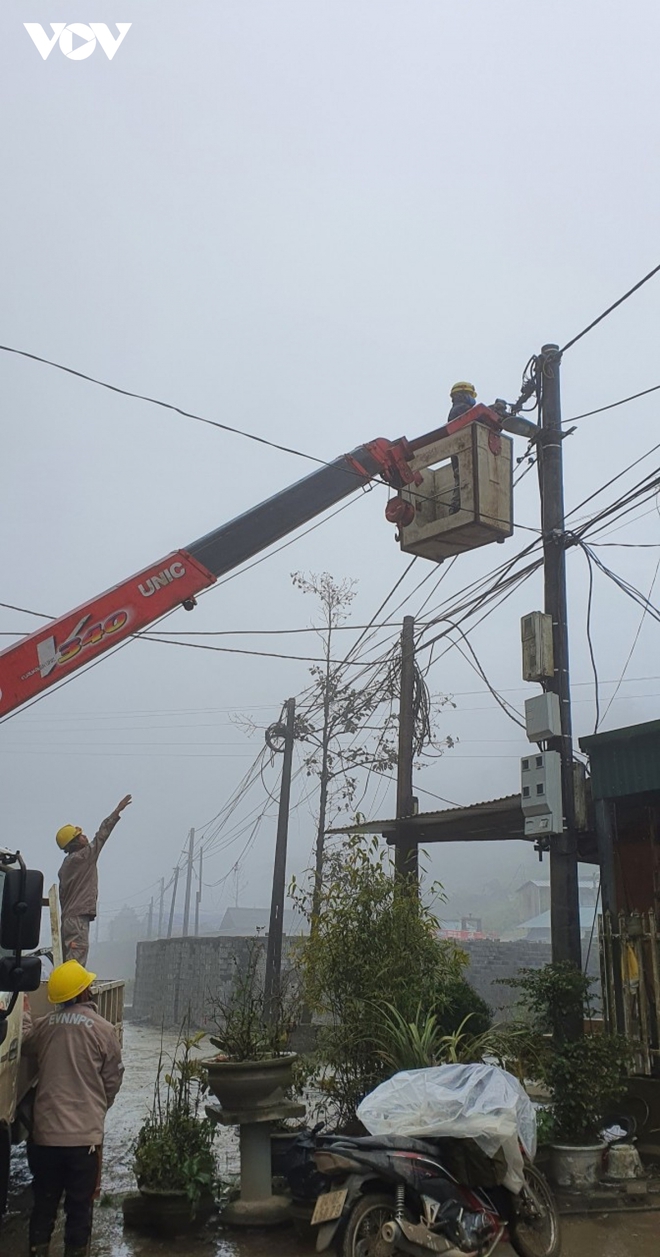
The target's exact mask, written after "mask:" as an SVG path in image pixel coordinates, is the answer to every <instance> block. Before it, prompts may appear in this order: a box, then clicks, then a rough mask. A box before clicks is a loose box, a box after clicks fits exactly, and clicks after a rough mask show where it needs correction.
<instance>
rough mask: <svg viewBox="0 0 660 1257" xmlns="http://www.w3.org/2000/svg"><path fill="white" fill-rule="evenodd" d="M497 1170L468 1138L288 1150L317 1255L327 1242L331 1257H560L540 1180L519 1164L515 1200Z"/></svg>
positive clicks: (314, 1138)
mask: <svg viewBox="0 0 660 1257" xmlns="http://www.w3.org/2000/svg"><path fill="white" fill-rule="evenodd" d="M502 1169H503V1167H502V1166H501V1165H500V1166H498V1165H497V1164H496V1163H495V1162H493V1161H489V1159H488V1158H486V1157H485V1156H484V1154H483V1153H480V1151H479V1149H477V1148H476V1145H474V1144H473V1143H472V1141H471V1140H458V1139H412V1138H408V1137H399V1136H395V1135H385V1136H366V1137H359V1138H348V1137H345V1136H340V1135H334V1136H328V1135H321V1134H319V1133H318V1131H315V1132H310V1133H308V1134H307V1135H306V1136H304V1137H302V1138H301V1140H300V1141H298V1143H297V1147H295V1148H294V1149H292V1150H291V1153H290V1156H289V1164H288V1168H287V1171H286V1173H287V1178H288V1179H289V1185H290V1188H291V1190H292V1193H293V1196H294V1200H296V1201H297V1203H298V1205H299V1206H300V1205H301V1204H302V1203H303V1202H304V1201H307V1202H308V1203H309V1204H310V1207H311V1204H312V1202H313V1212H312V1216H311V1222H312V1226H313V1227H314V1228H315V1229H316V1232H317V1241H316V1249H317V1252H323V1251H325V1250H327V1249H329V1248H330V1247H331V1246H332V1245H333V1244H334V1245H335V1246H336V1249H337V1252H338V1254H339V1257H396V1255H397V1254H403V1253H410V1254H413V1257H429V1254H436V1255H437V1257H490V1254H491V1253H494V1251H495V1249H496V1248H497V1247H498V1245H499V1244H500V1243H507V1242H508V1243H509V1244H510V1245H511V1247H512V1248H513V1249H514V1251H515V1252H516V1253H518V1254H519V1257H559V1253H560V1247H561V1241H560V1234H559V1218H558V1214H557V1209H556V1205H555V1202H554V1199H553V1196H552V1192H551V1190H550V1188H549V1186H548V1184H547V1182H546V1180H545V1178H544V1177H543V1175H542V1173H541V1172H540V1171H539V1170H538V1169H536V1167H535V1166H534V1165H532V1164H531V1162H529V1161H527V1160H526V1161H525V1164H524V1185H523V1188H522V1190H521V1192H520V1193H519V1194H518V1195H516V1194H514V1193H513V1192H511V1191H509V1190H508V1188H506V1187H504V1186H502V1178H503V1177H504V1174H503V1172H502ZM477 1180H481V1181H480V1182H478V1181H477Z"/></svg>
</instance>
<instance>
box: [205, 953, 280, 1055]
mask: <svg viewBox="0 0 660 1257" xmlns="http://www.w3.org/2000/svg"><path fill="white" fill-rule="evenodd" d="M263 953H264V944H263V942H260V941H258V940H251V943H250V946H249V948H248V953H247V963H246V964H245V965H242V964H241V963H240V961H239V958H238V957H236V956H235V957H234V977H233V980H232V983H231V987H230V990H229V995H228V997H227V998H226V999H222V998H220V997H219V996H212V997H211V998H210V1000H209V1007H210V1020H211V1024H212V1026H213V1029H214V1033H213V1034H212V1035H210V1036H209V1038H210V1040H211V1043H212V1044H213V1046H214V1047H216V1048H217V1049H218V1052H219V1054H220V1056H221V1057H223V1058H224V1059H226V1060H231V1061H262V1060H267V1059H271V1058H272V1057H275V1056H284V1055H285V1054H286V1052H287V1049H288V1043H289V1039H290V1038H291V1034H292V1033H293V1031H294V1029H295V1027H296V1024H297V1021H298V1018H299V1010H300V995H299V991H298V985H297V982H296V978H295V975H294V974H293V973H291V972H287V971H285V972H284V973H283V974H282V978H281V981H280V988H279V993H278V994H277V996H276V997H275V999H274V1000H273V1001H271V1004H270V1007H269V1009H268V1010H267V1009H266V1005H265V994H264V983H263V977H262V964H261V961H262V957H263Z"/></svg>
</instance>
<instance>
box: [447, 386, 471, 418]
mask: <svg viewBox="0 0 660 1257" xmlns="http://www.w3.org/2000/svg"><path fill="white" fill-rule="evenodd" d="M450 396H451V410H450V411H449V415H448V417H447V423H451V422H452V420H453V419H460V417H461V415H464V414H465V413H466V411H468V410H472V407H473V406H476V404H477V390H476V388H475V387H474V384H470V383H469V382H468V381H467V380H459V381H458V383H457V384H453V385H452V387H451V392H450Z"/></svg>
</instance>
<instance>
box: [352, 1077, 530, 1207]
mask: <svg viewBox="0 0 660 1257" xmlns="http://www.w3.org/2000/svg"><path fill="white" fill-rule="evenodd" d="M357 1115H358V1117H359V1119H360V1121H361V1122H363V1124H364V1125H365V1126H366V1128H367V1130H368V1131H369V1132H370V1133H371V1134H372V1135H410V1136H411V1137H412V1138H416V1139H434V1138H441V1137H449V1136H451V1137H452V1138H453V1139H474V1141H475V1143H476V1144H478V1145H479V1147H480V1148H481V1149H482V1151H483V1152H485V1153H486V1155H487V1156H489V1157H493V1156H495V1154H496V1153H497V1151H498V1149H500V1148H501V1149H502V1151H503V1152H504V1155H505V1158H506V1162H507V1166H508V1170H507V1176H506V1178H505V1180H504V1183H505V1186H506V1187H508V1188H509V1189H510V1190H511V1191H513V1192H519V1191H520V1190H521V1188H522V1185H523V1157H522V1153H521V1151H520V1144H522V1147H523V1148H524V1150H525V1152H526V1153H527V1155H528V1157H530V1159H533V1157H534V1156H535V1154H536V1113H535V1111H534V1106H533V1104H532V1102H531V1100H530V1099H529V1096H528V1095H527V1093H526V1091H525V1090H524V1088H523V1087H522V1086H521V1085H520V1083H519V1082H518V1080H517V1078H514V1077H513V1074H508V1073H507V1072H506V1070H504V1069H499V1067H498V1066H497V1065H437V1066H435V1067H433V1068H431V1069H408V1070H403V1071H402V1072H401V1073H400V1074H395V1075H394V1077H393V1078H389V1079H388V1080H387V1082H383V1083H381V1084H380V1086H379V1087H376V1090H375V1091H372V1092H371V1093H370V1095H368V1096H365V1098H364V1100H363V1101H362V1103H361V1105H360V1107H359V1108H358V1111H357Z"/></svg>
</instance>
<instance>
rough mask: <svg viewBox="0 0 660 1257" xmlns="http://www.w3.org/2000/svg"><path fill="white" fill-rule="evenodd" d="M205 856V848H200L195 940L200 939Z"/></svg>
mask: <svg viewBox="0 0 660 1257" xmlns="http://www.w3.org/2000/svg"><path fill="white" fill-rule="evenodd" d="M203 856H204V848H203V847H200V848H199V881H198V883H197V894H196V895H195V938H199V905H200V904H201V902H202V859H203Z"/></svg>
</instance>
